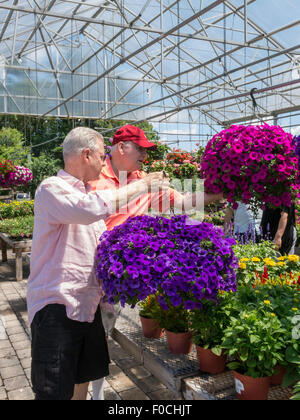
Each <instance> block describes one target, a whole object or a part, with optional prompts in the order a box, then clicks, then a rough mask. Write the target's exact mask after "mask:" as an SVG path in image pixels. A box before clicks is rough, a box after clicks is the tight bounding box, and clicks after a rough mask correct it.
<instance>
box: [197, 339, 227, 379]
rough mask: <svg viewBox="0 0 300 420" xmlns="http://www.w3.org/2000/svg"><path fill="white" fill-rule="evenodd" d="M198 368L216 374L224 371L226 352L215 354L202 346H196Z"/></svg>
mask: <svg viewBox="0 0 300 420" xmlns="http://www.w3.org/2000/svg"><path fill="white" fill-rule="evenodd" d="M196 350H197V356H198V362H199V369H200V370H201V372H206V373H210V374H212V375H216V374H217V373H222V372H224V370H225V368H226V360H227V356H226V354H222V355H221V356H217V355H216V354H214V353H213V352H212V351H211V350H210V349H204V348H203V347H200V346H196Z"/></svg>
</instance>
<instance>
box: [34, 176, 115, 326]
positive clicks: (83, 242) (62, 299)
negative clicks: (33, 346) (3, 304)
mask: <svg viewBox="0 0 300 420" xmlns="http://www.w3.org/2000/svg"><path fill="white" fill-rule="evenodd" d="M111 198H112V196H111V191H109V190H106V191H96V192H94V193H93V194H88V193H87V191H86V187H85V185H84V183H83V182H82V181H80V180H79V179H77V178H75V177H73V176H72V175H70V174H68V173H67V172H65V171H63V170H61V171H59V172H58V174H57V176H53V177H50V178H47V179H45V180H44V181H43V182H42V183H41V185H40V186H39V187H38V189H37V192H36V195H35V204H34V212H35V218H34V231H33V240H32V250H31V258H30V260H31V261H30V276H29V279H28V285H27V306H28V319H29V322H30V323H31V322H32V320H33V318H34V315H35V313H36V312H38V311H39V310H40V309H42V308H43V307H44V306H46V305H48V304H51V303H58V304H63V305H65V306H66V310H67V316H68V317H69V318H70V319H73V320H76V321H80V322H92V321H93V319H94V315H95V312H96V309H97V306H98V304H99V302H100V299H101V297H102V291H101V284H100V282H99V280H98V279H97V276H96V271H95V268H96V267H95V259H94V256H95V251H96V247H97V244H98V239H99V237H100V236H101V234H102V233H103V232H104V231H105V230H106V227H105V223H104V219H105V218H107V217H108V216H109V215H110V214H111V213H112V210H111V204H110V203H111Z"/></svg>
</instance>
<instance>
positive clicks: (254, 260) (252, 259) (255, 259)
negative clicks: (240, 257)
mask: <svg viewBox="0 0 300 420" xmlns="http://www.w3.org/2000/svg"><path fill="white" fill-rule="evenodd" d="M251 261H252V262H260V258H258V257H253V258H251Z"/></svg>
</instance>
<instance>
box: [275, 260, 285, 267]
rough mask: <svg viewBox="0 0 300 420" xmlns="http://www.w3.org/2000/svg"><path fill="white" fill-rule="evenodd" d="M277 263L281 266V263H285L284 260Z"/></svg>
mask: <svg viewBox="0 0 300 420" xmlns="http://www.w3.org/2000/svg"><path fill="white" fill-rule="evenodd" d="M277 265H280V266H283V265H285V262H284V261H279V262H278V263H277Z"/></svg>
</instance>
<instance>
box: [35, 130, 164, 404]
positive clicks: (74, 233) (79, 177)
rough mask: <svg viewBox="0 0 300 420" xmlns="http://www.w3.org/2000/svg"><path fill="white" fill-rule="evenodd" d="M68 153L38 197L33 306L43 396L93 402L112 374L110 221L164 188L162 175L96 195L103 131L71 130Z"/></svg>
mask: <svg viewBox="0 0 300 420" xmlns="http://www.w3.org/2000/svg"><path fill="white" fill-rule="evenodd" d="M63 156H64V162H65V167H64V170H60V171H59V172H58V174H57V176H53V177H50V178H47V179H45V180H44V181H43V182H42V183H41V185H40V186H39V187H38V189H37V192H36V195H35V220H34V232H33V241H32V252H31V264H30V277H29V280H28V290H27V304H28V318H29V322H30V324H31V332H32V369H31V372H32V384H33V390H34V392H35V394H36V399H37V400H49V399H50V400H68V399H71V398H72V396H73V399H86V395H87V388H88V383H89V381H92V380H96V379H99V378H102V377H104V376H106V375H108V374H109V372H108V364H109V355H108V350H107V344H106V339H105V333H104V329H103V325H102V321H101V312H100V310H99V302H100V299H101V296H102V292H101V285H100V284H99V281H98V280H97V276H96V272H95V263H94V256H95V251H96V247H97V241H98V238H99V237H100V235H101V234H102V232H103V231H104V230H105V225H104V222H103V220H105V219H106V218H107V217H109V215H110V214H111V213H113V212H115V211H117V210H118V209H119V208H120V207H122V206H123V205H124V204H126V203H127V200H131V199H132V198H133V197H136V196H137V195H140V194H144V193H145V192H146V191H148V187H149V186H150V185H151V186H154V187H155V188H157V189H159V188H161V187H163V186H164V185H165V181H164V180H163V174H162V173H155V174H153V175H152V176H148V177H146V178H143V180H141V181H140V182H135V183H133V184H131V185H128V186H125V187H124V188H120V189H119V190H109V189H108V190H107V191H96V192H94V193H93V194H89V192H90V187H89V185H88V182H91V181H93V180H96V179H97V178H98V177H99V174H100V172H101V170H102V168H103V167H104V166H105V158H106V157H105V153H104V143H103V138H102V136H101V135H100V134H99V133H97V132H96V131H94V130H92V129H89V128H84V127H78V128H75V129H73V130H71V131H70V133H69V134H68V135H67V136H66V138H65V140H64V142H63ZM99 357H100V363H99ZM75 385H77V386H75ZM74 389H75V392H74Z"/></svg>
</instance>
